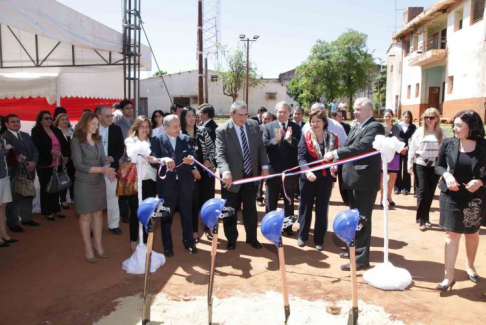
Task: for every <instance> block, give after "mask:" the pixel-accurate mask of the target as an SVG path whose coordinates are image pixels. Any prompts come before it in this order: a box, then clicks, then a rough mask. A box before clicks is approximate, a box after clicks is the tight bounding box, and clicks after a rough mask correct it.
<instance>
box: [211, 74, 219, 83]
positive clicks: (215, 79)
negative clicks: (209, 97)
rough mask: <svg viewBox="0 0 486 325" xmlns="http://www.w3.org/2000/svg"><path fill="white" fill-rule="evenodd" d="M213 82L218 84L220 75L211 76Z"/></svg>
mask: <svg viewBox="0 0 486 325" xmlns="http://www.w3.org/2000/svg"><path fill="white" fill-rule="evenodd" d="M211 82H218V75H217V74H212V75H211Z"/></svg>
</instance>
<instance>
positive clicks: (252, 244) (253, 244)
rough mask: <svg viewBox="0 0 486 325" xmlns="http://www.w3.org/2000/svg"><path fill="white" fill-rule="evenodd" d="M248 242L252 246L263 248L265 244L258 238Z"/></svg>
mask: <svg viewBox="0 0 486 325" xmlns="http://www.w3.org/2000/svg"><path fill="white" fill-rule="evenodd" d="M246 243H247V244H250V245H251V247H253V248H254V249H262V248H263V246H262V244H260V242H259V241H258V240H254V241H248V240H247V241H246Z"/></svg>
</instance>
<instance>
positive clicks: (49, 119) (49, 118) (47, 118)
mask: <svg viewBox="0 0 486 325" xmlns="http://www.w3.org/2000/svg"><path fill="white" fill-rule="evenodd" d="M42 119H43V120H44V121H51V120H52V117H50V116H46V117H43V118H42Z"/></svg>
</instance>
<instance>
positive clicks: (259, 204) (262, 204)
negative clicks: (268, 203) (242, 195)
mask: <svg viewBox="0 0 486 325" xmlns="http://www.w3.org/2000/svg"><path fill="white" fill-rule="evenodd" d="M257 205H258V206H259V207H264V206H265V202H263V201H257Z"/></svg>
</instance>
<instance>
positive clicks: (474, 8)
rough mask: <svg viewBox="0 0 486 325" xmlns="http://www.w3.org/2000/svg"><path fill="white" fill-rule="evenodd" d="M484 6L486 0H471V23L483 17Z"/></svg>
mask: <svg viewBox="0 0 486 325" xmlns="http://www.w3.org/2000/svg"><path fill="white" fill-rule="evenodd" d="M485 6H486V0H472V1H471V25H472V24H474V23H477V22H478V21H480V20H481V19H483V16H484V7H485Z"/></svg>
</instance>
